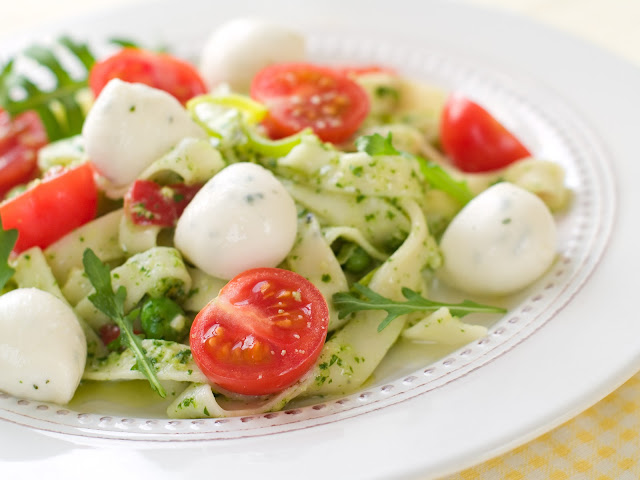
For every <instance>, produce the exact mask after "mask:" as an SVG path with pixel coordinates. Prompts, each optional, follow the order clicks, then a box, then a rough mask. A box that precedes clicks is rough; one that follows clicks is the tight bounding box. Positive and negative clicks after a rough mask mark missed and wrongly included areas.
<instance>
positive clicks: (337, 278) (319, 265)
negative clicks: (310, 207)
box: [285, 213, 349, 331]
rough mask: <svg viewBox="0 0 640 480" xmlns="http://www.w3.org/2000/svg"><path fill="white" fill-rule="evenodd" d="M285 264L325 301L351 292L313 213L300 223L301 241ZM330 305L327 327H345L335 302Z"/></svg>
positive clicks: (329, 303) (331, 328)
mask: <svg viewBox="0 0 640 480" xmlns="http://www.w3.org/2000/svg"><path fill="white" fill-rule="evenodd" d="M285 261H286V263H287V266H288V267H289V269H290V270H292V271H294V272H296V273H299V274H300V275H302V276H303V277H305V278H306V279H307V280H309V281H310V282H311V283H313V284H314V285H315V286H316V287H317V288H318V290H320V292H321V293H322V295H323V296H324V298H327V299H330V298H331V297H332V296H333V294H334V293H338V292H343V291H345V290H348V289H349V284H348V283H347V278H346V277H345V274H344V272H343V271H342V268H341V267H340V264H339V263H338V260H337V259H336V256H335V255H334V253H333V250H331V246H330V245H329V244H328V243H327V241H326V240H325V238H324V236H323V235H322V231H321V229H320V224H319V223H318V220H317V219H316V218H315V216H314V215H313V214H310V213H309V214H307V215H305V216H303V217H302V218H300V219H299V220H298V238H297V239H296V242H295V244H294V245H293V248H292V249H291V251H290V252H289V255H288V256H287V258H286V259H285ZM327 304H328V307H329V327H328V328H329V331H332V330H335V329H337V328H339V327H341V326H342V325H344V324H345V323H346V322H347V319H346V318H342V319H341V318H338V312H337V310H336V309H335V308H334V306H333V303H332V302H327Z"/></svg>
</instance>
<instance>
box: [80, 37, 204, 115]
mask: <svg viewBox="0 0 640 480" xmlns="http://www.w3.org/2000/svg"><path fill="white" fill-rule="evenodd" d="M113 78H119V79H120V80H123V81H125V82H131V83H144V84H145V85H149V86H151V87H154V88H158V89H160V90H164V91H165V92H168V93H170V94H171V95H173V96H174V97H176V98H177V99H178V100H179V101H180V102H181V103H182V104H184V103H186V102H187V100H189V99H191V98H193V97H195V96H196V95H200V94H203V93H205V92H206V91H207V87H206V86H205V83H204V81H203V80H202V78H201V77H200V74H199V73H198V71H197V70H196V69H195V68H194V67H193V66H192V65H191V64H189V63H187V62H185V61H183V60H180V59H178V58H176V57H173V56H171V55H168V54H166V53H155V52H150V51H147V50H140V49H137V48H125V49H123V50H120V51H119V52H118V53H116V54H115V55H113V56H111V57H109V58H107V59H105V60H103V61H101V62H98V63H96V64H95V65H94V66H93V68H92V69H91V72H90V74H89V86H90V87H91V91H92V92H93V94H94V95H95V96H96V97H97V96H98V95H99V94H100V92H101V91H102V89H103V88H104V86H105V85H106V84H107V83H109V80H111V79H113Z"/></svg>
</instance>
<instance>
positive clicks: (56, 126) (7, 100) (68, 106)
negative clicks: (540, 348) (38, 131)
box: [0, 37, 95, 141]
mask: <svg viewBox="0 0 640 480" xmlns="http://www.w3.org/2000/svg"><path fill="white" fill-rule="evenodd" d="M57 43H58V44H59V45H61V46H62V47H64V48H65V49H66V50H67V51H68V52H69V53H70V54H71V55H73V56H74V57H75V58H77V60H78V61H79V62H80V64H81V65H83V66H84V68H85V72H84V75H82V76H81V77H80V78H73V77H72V76H71V75H70V74H69V73H68V72H67V71H66V69H65V67H64V66H63V65H62V63H61V62H60V60H59V59H58V58H57V56H56V54H55V53H54V50H53V49H50V48H47V47H43V46H41V45H32V46H30V47H29V48H27V49H25V50H24V51H23V53H22V54H21V55H22V56H25V57H28V58H31V59H32V60H34V61H36V62H37V63H38V64H39V65H40V66H41V67H42V68H44V69H46V70H48V71H49V73H50V74H51V75H52V78H53V80H54V87H53V88H52V89H48V90H45V89H42V88H40V87H39V86H38V85H36V84H35V83H34V82H33V81H32V80H31V79H30V78H29V77H28V76H27V75H25V74H22V73H17V72H16V71H15V69H14V67H13V65H14V60H15V59H11V60H9V62H8V63H7V64H6V65H5V67H4V68H3V73H2V74H0V107H2V108H4V109H5V110H6V111H7V112H8V113H9V114H10V115H11V116H15V115H18V114H20V113H23V112H26V111H28V110H34V111H36V112H37V113H38V115H39V116H40V119H41V120H42V123H43V125H44V128H45V130H46V132H47V136H48V138H49V140H50V141H54V140H59V139H61V138H66V137H70V136H73V135H76V134H78V133H80V132H81V131H82V124H83V123H84V119H85V112H84V109H83V108H82V106H81V105H80V103H79V102H78V99H77V94H78V92H79V91H81V90H83V89H86V88H87V77H88V74H89V71H90V69H91V67H92V66H93V64H94V63H95V58H94V56H93V54H92V53H91V51H90V50H89V47H88V46H87V45H86V44H81V43H76V42H74V41H73V40H71V39H70V38H69V37H62V38H60V39H59V40H58V42H57ZM19 56H20V55H18V56H17V57H16V58H18V57H19ZM15 90H21V91H22V93H23V95H22V97H24V98H20V99H19V100H16V99H15V96H12V95H14V94H13V93H12V92H14V91H15ZM54 104H56V106H57V107H58V108H59V109H61V110H62V112H61V113H58V114H54V113H53V105H54Z"/></svg>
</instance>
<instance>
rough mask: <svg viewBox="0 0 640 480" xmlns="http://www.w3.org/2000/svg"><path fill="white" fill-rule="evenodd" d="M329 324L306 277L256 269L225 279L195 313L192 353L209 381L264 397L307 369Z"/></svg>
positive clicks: (324, 307) (322, 304) (321, 301)
mask: <svg viewBox="0 0 640 480" xmlns="http://www.w3.org/2000/svg"><path fill="white" fill-rule="evenodd" d="M328 323H329V310H328V307H327V302H326V301H325V299H324V297H323V296H322V294H321V293H320V291H319V290H318V289H317V288H316V287H315V286H314V285H313V284H312V283H311V282H309V281H308V280H307V279H306V278H304V277H302V276H300V275H298V274H297V273H294V272H290V271H289V270H282V269H278V268H256V269H252V270H247V271H246V272H243V273H241V274H239V275H238V276H236V277H235V278H233V279H232V280H230V281H229V283H228V284H227V285H225V287H224V288H223V289H222V290H221V291H220V294H219V295H218V297H217V298H215V299H214V300H212V301H211V302H209V304H208V305H207V306H206V307H204V309H202V311H201V312H200V313H199V314H198V315H197V316H196V318H195V320H194V322H193V325H192V326H191V333H190V343H191V351H192V352H193V358H194V359H195V361H196V363H197V364H198V366H199V367H200V369H201V370H202V372H203V373H204V374H205V375H206V376H207V377H208V378H209V379H210V380H211V381H212V382H213V383H215V384H217V385H219V386H221V387H222V388H225V389H227V390H229V391H232V392H236V393H241V394H245V395H266V394H270V393H275V392H279V391H281V390H283V389H285V388H287V387H288V386H290V385H292V384H294V383H295V382H296V381H297V380H298V379H300V378H301V377H302V376H303V375H304V374H305V373H306V372H307V371H309V370H310V369H311V367H312V366H313V364H314V363H315V361H316V359H317V358H318V355H320V351H321V350H322V346H323V345H324V341H325V338H326V336H327V326H328Z"/></svg>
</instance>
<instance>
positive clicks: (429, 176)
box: [356, 133, 473, 206]
mask: <svg viewBox="0 0 640 480" xmlns="http://www.w3.org/2000/svg"><path fill="white" fill-rule="evenodd" d="M356 148H357V149H358V150H359V151H361V152H366V153H368V154H369V155H371V156H375V155H400V156H403V157H407V158H412V159H414V160H416V161H417V162H418V165H419V166H420V172H421V173H422V175H423V176H424V178H425V180H426V181H427V182H428V183H429V185H431V186H432V187H433V188H435V189H436V190H442V191H443V192H445V193H447V194H449V195H451V196H452V197H453V198H454V199H456V200H457V201H458V202H460V204H461V205H463V206H464V205H466V204H467V203H469V201H471V199H472V198H473V193H472V192H471V190H469V186H468V185H467V182H465V181H464V180H455V179H454V178H453V177H451V175H449V174H448V173H447V172H446V171H445V170H444V169H443V168H442V167H441V166H440V165H438V164H437V163H435V162H433V161H430V160H427V159H426V158H423V157H421V156H419V155H411V154H409V153H406V152H400V151H398V150H396V148H395V147H394V146H393V142H392V137H391V133H389V134H388V135H387V137H386V138H385V137H383V136H382V135H380V134H379V133H374V134H373V135H365V136H363V137H360V138H358V139H357V140H356Z"/></svg>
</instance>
